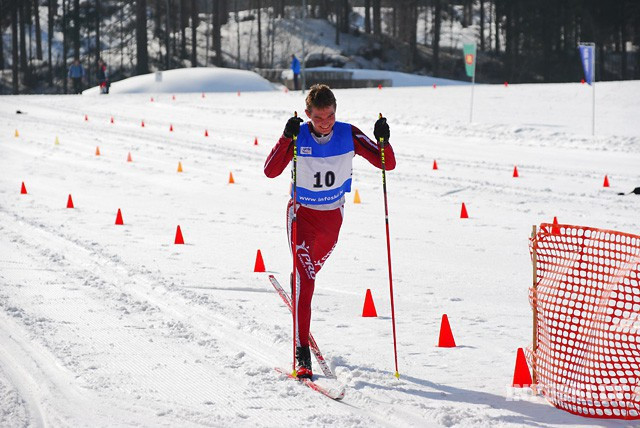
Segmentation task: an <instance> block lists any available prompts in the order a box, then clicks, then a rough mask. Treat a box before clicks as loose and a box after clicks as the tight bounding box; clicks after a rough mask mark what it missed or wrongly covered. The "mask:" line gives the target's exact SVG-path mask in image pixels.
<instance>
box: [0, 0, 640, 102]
mask: <svg viewBox="0 0 640 428" xmlns="http://www.w3.org/2000/svg"><path fill="white" fill-rule="evenodd" d="M305 3H306V10H305V13H306V16H307V17H309V18H315V19H324V20H327V21H328V22H330V23H331V24H332V25H333V26H334V28H335V43H337V44H340V38H341V35H344V34H346V33H350V34H353V33H359V34H361V35H362V37H369V38H370V40H371V43H378V44H379V45H380V46H382V49H381V53H380V54H381V55H392V54H394V52H397V49H396V48H398V47H402V48H403V49H404V50H403V51H404V52H407V61H406V67H405V69H404V70H403V71H410V72H418V73H423V74H430V75H433V76H437V77H453V78H459V77H460V76H461V74H460V73H462V71H460V70H462V67H458V65H456V67H455V69H456V70H457V71H456V72H455V73H454V72H453V71H452V70H453V69H454V68H453V67H450V66H447V65H446V62H447V61H449V62H451V61H454V60H455V61H458V60H459V58H456V59H452V57H451V55H449V56H447V55H446V54H445V53H444V52H443V39H442V32H443V29H444V28H445V25H451V24H452V23H453V22H455V23H457V24H459V25H461V26H462V27H465V28H469V27H471V28H474V29H477V31H475V32H474V35H475V36H474V37H475V41H476V43H477V45H478V66H479V67H481V68H482V67H484V71H485V81H498V80H501V79H504V80H509V81H512V82H562V81H568V80H572V79H573V78H574V76H575V72H576V69H578V68H579V67H580V63H579V60H578V53H577V45H578V43H580V42H581V41H584V42H595V43H596V46H597V56H596V57H597V63H596V75H597V78H598V80H615V79H631V78H635V79H638V78H640V52H639V50H640V1H635V0H616V1H606V0H458V1H454V0H396V1H385V0H358V1H355V0H306V2H305ZM302 4H303V1H302V0H297V1H289V0H132V1H121V0H0V10H1V11H2V13H1V14H0V29H1V30H2V34H5V33H6V34H7V36H8V37H4V40H5V41H6V40H8V39H10V41H11V42H10V43H9V44H8V46H5V44H4V43H0V70H2V71H4V70H7V69H8V68H10V71H11V72H10V73H7V74H6V75H5V73H4V72H3V74H2V75H3V76H9V77H10V81H11V88H12V92H13V93H19V92H21V91H22V92H31V91H33V89H34V88H40V89H41V88H42V87H43V85H49V86H50V87H54V86H58V87H59V90H57V92H63V93H66V92H67V90H68V82H67V78H66V70H67V68H68V66H69V64H70V63H71V61H72V60H73V58H81V59H82V62H83V63H84V64H87V65H94V64H95V63H96V62H97V60H98V58H100V57H101V55H102V53H103V52H104V51H105V50H109V51H110V52H119V55H120V61H119V62H117V63H116V64H113V63H112V64H110V68H111V71H112V76H113V77H114V78H115V79H116V80H117V78H119V77H124V76H126V75H133V74H144V73H148V72H149V71H151V70H166V69H171V68H178V67H185V66H192V67H196V66H207V65H216V66H223V67H238V66H241V67H244V68H263V67H274V66H282V64H274V58H273V54H272V55H271V58H270V59H269V55H268V54H267V49H265V46H267V44H268V43H269V32H270V31H273V26H274V25H277V24H276V20H278V19H280V18H289V19H292V18H294V17H296V18H294V19H300V18H299V17H300V16H302V14H301V13H300V11H301V9H302V7H303V6H302ZM43 11H46V15H45V14H44V13H43ZM354 11H357V12H358V13H357V14H356V13H354ZM38 12H39V13H38ZM239 12H251V15H250V17H251V19H253V20H255V21H256V23H255V24H257V27H258V31H257V33H256V34H257V36H256V38H255V42H254V41H252V43H255V44H256V51H257V52H258V56H257V58H256V59H255V60H252V61H248V62H246V61H245V62H244V63H242V64H241V63H240V61H239V55H238V58H237V61H234V60H232V59H231V58H232V53H231V52H230V49H228V46H227V45H228V40H225V38H223V37H221V34H222V33H221V28H222V27H223V26H224V25H225V24H227V23H228V22H229V21H230V20H238V19H240V18H238V17H239V15H238V13H239ZM45 16H46V21H45V22H41V20H42V19H43V17H45ZM245 16H247V15H245ZM359 16H360V18H359ZM358 18H359V19H358ZM356 19H357V21H356ZM203 21H204V22H206V25H207V31H206V32H205V33H202V32H198V31H197V28H198V25H199V24H200V23H202V22H203ZM362 21H363V22H362ZM361 22H362V24H363V25H356V24H359V23H361ZM419 23H422V25H419ZM419 28H421V29H422V30H421V31H420V32H419V31H418V29H419ZM55 34H60V35H61V39H62V40H61V43H60V44H61V46H58V49H54V46H55V42H54V40H53V38H54V35H55ZM238 37H239V35H238ZM203 39H204V40H203ZM265 39H266V40H265ZM152 41H153V42H155V45H154V46H159V47H160V48H159V49H155V50H150V49H149V46H150V42H152ZM205 42H206V50H205V52H206V53H205V54H204V55H202V54H200V55H199V52H198V49H197V48H196V47H197V46H198V44H199V43H200V44H202V43H205ZM271 43H273V41H271ZM238 46H239V45H238ZM238 50H239V48H238ZM125 52H126V54H125ZM125 59H126V61H127V62H126V63H125ZM88 68H89V70H88V73H89V76H90V77H89V81H91V67H88ZM9 77H7V79H4V80H7V81H8V79H9ZM479 79H480V80H479V81H483V80H482V79H483V78H482V75H480V76H479Z"/></svg>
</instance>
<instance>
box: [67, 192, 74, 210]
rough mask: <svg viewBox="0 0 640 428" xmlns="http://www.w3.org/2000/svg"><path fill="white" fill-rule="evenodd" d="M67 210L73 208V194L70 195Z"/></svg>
mask: <svg viewBox="0 0 640 428" xmlns="http://www.w3.org/2000/svg"><path fill="white" fill-rule="evenodd" d="M67 208H73V199H71V194H69V199H67Z"/></svg>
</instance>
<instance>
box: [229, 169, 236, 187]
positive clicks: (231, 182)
mask: <svg viewBox="0 0 640 428" xmlns="http://www.w3.org/2000/svg"><path fill="white" fill-rule="evenodd" d="M235 182H236V181H235V180H234V179H233V173H232V172H230V173H229V184H233V183H235Z"/></svg>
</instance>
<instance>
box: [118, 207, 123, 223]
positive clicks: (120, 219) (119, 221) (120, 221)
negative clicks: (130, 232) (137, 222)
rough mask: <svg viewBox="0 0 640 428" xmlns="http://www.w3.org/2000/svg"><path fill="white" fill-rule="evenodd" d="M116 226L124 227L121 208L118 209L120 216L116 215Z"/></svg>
mask: <svg viewBox="0 0 640 428" xmlns="http://www.w3.org/2000/svg"><path fill="white" fill-rule="evenodd" d="M116 224H117V225H124V222H123V221H122V211H120V208H118V214H116Z"/></svg>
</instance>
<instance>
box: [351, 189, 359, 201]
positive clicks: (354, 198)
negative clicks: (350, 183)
mask: <svg viewBox="0 0 640 428" xmlns="http://www.w3.org/2000/svg"><path fill="white" fill-rule="evenodd" d="M353 203H354V204H359V203H360V193H358V189H356V194H355V196H354V197H353Z"/></svg>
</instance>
